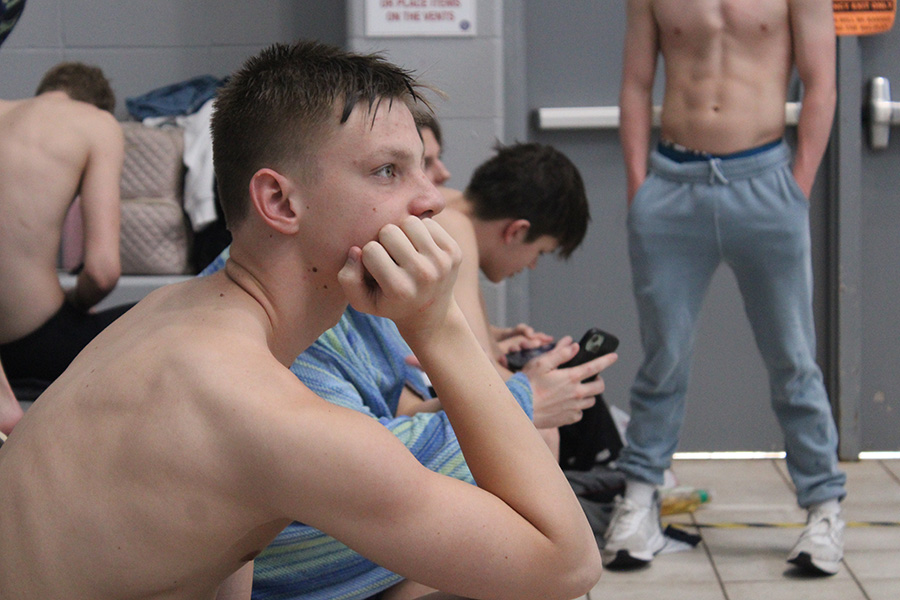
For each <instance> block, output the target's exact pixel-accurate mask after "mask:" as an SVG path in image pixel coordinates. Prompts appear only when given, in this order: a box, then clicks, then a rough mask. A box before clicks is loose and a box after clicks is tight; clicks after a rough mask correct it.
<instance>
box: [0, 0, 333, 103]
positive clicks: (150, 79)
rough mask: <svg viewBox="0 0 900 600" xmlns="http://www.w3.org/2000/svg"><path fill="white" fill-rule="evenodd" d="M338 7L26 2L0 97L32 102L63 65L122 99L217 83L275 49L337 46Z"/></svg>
mask: <svg viewBox="0 0 900 600" xmlns="http://www.w3.org/2000/svg"><path fill="white" fill-rule="evenodd" d="M345 26H346V16H345V13H344V5H343V3H342V2H340V0H331V1H325V2H309V1H308V0H153V1H147V0H27V3H26V4H25V10H24V11H23V13H22V17H21V19H20V21H19V23H18V24H17V25H16V28H15V29H14V30H13V32H12V33H11V34H10V36H9V38H8V39H7V40H6V42H5V43H4V44H3V46H2V47H0V97H2V98H7V99H12V98H22V97H26V96H31V95H32V94H33V93H34V90H35V88H36V87H37V84H38V82H39V81H40V78H41V76H42V75H43V73H44V72H45V71H46V70H47V69H48V68H50V67H51V66H53V65H54V64H56V63H58V62H60V61H63V60H76V61H82V62H85V63H89V64H95V65H97V66H99V67H101V68H102V69H103V70H104V72H105V73H106V75H107V76H108V77H109V78H110V79H111V81H112V85H113V88H114V90H115V92H116V96H117V108H116V115H117V116H118V117H119V118H126V116H127V113H126V111H125V104H124V99H125V98H126V97H128V96H134V95H138V94H142V93H144V92H147V91H149V90H152V89H154V88H157V87H160V86H163V85H168V84H170V83H175V82H179V81H184V80H185V79H189V78H191V77H194V76H197V75H204V74H210V75H214V76H216V77H223V76H225V75H227V74H228V73H230V72H231V71H233V70H235V69H236V68H237V67H238V66H240V64H241V63H242V62H243V61H244V59H246V58H247V57H248V56H250V55H252V54H253V53H255V52H256V51H258V50H259V49H261V48H263V47H265V46H268V45H269V44H271V43H273V42H287V41H292V40H294V39H296V38H298V37H315V38H318V39H321V40H322V41H325V42H329V43H333V44H337V45H344V43H345V39H346V29H345Z"/></svg>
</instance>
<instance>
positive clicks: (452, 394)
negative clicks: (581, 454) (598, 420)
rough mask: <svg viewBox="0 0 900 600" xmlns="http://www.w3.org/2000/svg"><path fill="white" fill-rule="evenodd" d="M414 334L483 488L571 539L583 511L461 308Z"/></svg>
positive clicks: (554, 534)
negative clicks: (435, 332) (423, 333)
mask: <svg viewBox="0 0 900 600" xmlns="http://www.w3.org/2000/svg"><path fill="white" fill-rule="evenodd" d="M404 333H405V332H404ZM438 337H439V339H438ZM407 341H408V342H409V343H410V346H412V348H413V350H414V352H415V353H416V356H417V357H418V358H419V360H420V362H421V363H422V366H423V367H424V368H425V371H426V372H427V373H428V376H429V378H430V379H431V382H432V384H433V385H434V388H435V390H436V391H437V393H438V396H439V397H440V398H441V402H442V406H443V408H444V411H445V412H446V413H447V414H448V416H449V418H450V422H451V423H452V425H453V428H454V431H455V432H456V435H457V438H458V440H459V443H460V447H461V448H462V450H463V455H464V456H465V459H466V462H467V464H468V465H469V469H470V470H471V471H472V474H473V476H474V477H475V480H476V482H477V483H478V485H479V487H481V488H482V489H485V490H487V491H489V492H491V493H492V494H494V495H496V496H498V497H499V498H501V499H502V500H503V501H504V502H506V503H507V504H508V505H509V506H511V507H512V508H513V509H514V510H516V511H517V512H519V514H521V515H522V516H523V517H524V518H525V519H527V520H528V521H529V522H530V523H531V524H532V525H533V526H534V527H536V528H537V529H538V530H539V531H541V533H543V534H544V535H545V536H546V537H548V538H549V539H550V540H552V541H553V542H556V543H560V544H566V543H568V542H570V541H571V537H572V536H573V533H574V532H575V531H576V529H575V528H574V527H577V526H578V524H580V519H583V518H584V515H583V512H582V510H581V508H580V506H579V504H578V502H577V500H576V499H575V497H574V495H573V494H572V491H571V487H570V486H569V485H568V483H567V482H566V479H565V477H564V476H563V475H562V472H561V471H560V470H559V467H558V465H557V463H556V461H555V460H554V459H553V456H552V455H551V453H550V452H549V450H548V448H547V445H546V443H544V441H543V439H542V438H541V436H540V435H539V434H538V432H537V430H536V429H535V428H534V426H533V424H532V423H531V421H530V420H529V419H528V417H527V416H526V414H525V413H524V412H523V411H522V409H521V408H520V407H519V405H518V404H517V403H516V401H515V400H514V399H513V397H512V394H511V393H510V392H509V389H508V388H507V386H506V385H505V384H504V382H503V380H502V379H501V378H500V376H499V375H498V374H497V372H496V371H495V369H494V367H493V366H492V365H491V363H490V362H489V361H488V360H487V359H486V357H485V356H484V353H483V351H481V348H480V346H479V344H478V342H477V340H476V339H475V336H474V335H473V334H472V332H471V330H470V329H469V327H468V325H467V324H466V321H465V317H464V316H463V315H462V313H461V311H459V309H458V307H455V305H454V307H453V308H452V309H451V315H450V318H449V319H448V322H447V324H446V326H445V327H443V328H442V331H441V335H440V336H435V339H432V340H416V339H415V336H414V335H413V336H411V337H410V338H407ZM550 507H552V510H548V508H550ZM588 531H589V530H588ZM574 537H575V539H576V540H577V539H578V536H577V535H575V536H574ZM567 538H569V539H567ZM594 545H596V544H594Z"/></svg>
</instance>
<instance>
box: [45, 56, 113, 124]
mask: <svg viewBox="0 0 900 600" xmlns="http://www.w3.org/2000/svg"><path fill="white" fill-rule="evenodd" d="M57 90H58V91H62V92H65V93H66V94H68V95H69V98H71V99H72V100H80V101H81V102H87V103H89V104H93V105H94V106H96V107H97V108H99V109H101V110H105V111H107V112H110V113H112V112H113V111H114V110H115V108H116V95H115V94H114V93H113V91H112V87H110V85H109V80H108V79H107V78H106V76H105V75H104V74H103V71H102V70H101V69H100V68H99V67H94V66H91V65H86V64H83V63H80V62H64V63H59V64H58V65H56V66H55V67H52V68H51V69H50V70H49V71H47V72H46V73H44V77H43V78H42V79H41V82H40V83H39V84H38V87H37V91H36V92H35V93H34V94H35V96H39V95H41V94H43V93H44V92H52V91H57Z"/></svg>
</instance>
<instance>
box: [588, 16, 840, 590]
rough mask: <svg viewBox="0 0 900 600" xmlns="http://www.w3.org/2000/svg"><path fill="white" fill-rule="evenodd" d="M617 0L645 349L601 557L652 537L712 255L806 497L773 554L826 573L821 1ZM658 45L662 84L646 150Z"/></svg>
mask: <svg viewBox="0 0 900 600" xmlns="http://www.w3.org/2000/svg"><path fill="white" fill-rule="evenodd" d="M627 11H628V26H627V32H626V41H625V59H624V68H623V79H622V90H621V97H620V106H621V115H622V126H621V139H622V146H623V151H624V156H625V165H626V172H627V180H628V203H629V216H628V230H629V249H630V253H631V265H632V275H633V283H634V292H635V297H636V300H637V307H638V312H639V315H640V321H641V336H642V344H643V346H644V352H645V357H644V362H643V364H642V366H641V368H640V370H639V372H638V375H637V377H636V379H635V383H634V385H633V387H632V391H631V421H630V423H629V426H628V430H627V433H626V448H625V449H624V450H623V451H622V454H621V456H620V457H619V460H618V466H619V468H620V469H622V470H623V471H624V472H625V473H626V476H627V477H628V486H627V492H626V494H625V497H624V499H623V500H622V502H620V503H619V505H618V506H617V510H616V513H615V514H614V516H613V521H612V523H611V526H610V528H609V531H608V533H607V541H606V547H605V549H604V560H605V562H606V563H607V564H608V565H610V566H613V567H615V566H623V567H624V566H634V565H636V564H641V563H647V562H649V561H650V560H651V559H652V558H653V556H654V555H655V554H656V553H657V552H659V550H660V549H661V548H662V545H663V539H662V533H661V531H660V526H659V510H658V509H659V505H658V501H657V500H656V498H655V487H656V486H657V485H659V484H661V483H662V482H663V471H664V470H665V469H666V468H667V467H668V466H669V465H670V462H671V456H672V453H673V452H674V450H675V448H676V445H677V443H678V436H679V432H680V429H681V424H682V419H683V415H684V396H685V391H686V387H687V380H688V371H689V366H690V357H691V346H692V343H693V335H694V327H695V323H696V318H697V313H698V311H699V309H700V304H701V302H702V299H703V296H704V294H705V292H706V289H707V286H708V284H709V281H710V278H711V277H712V275H713V272H714V271H715V269H716V268H717V267H718V265H719V264H720V263H721V262H725V263H726V264H728V266H729V267H730V268H731V269H732V270H733V272H734V274H735V276H736V278H737V280H738V285H739V287H740V290H741V294H742V296H743V299H744V303H745V306H746V311H747V315H748V317H749V320H750V324H751V326H752V328H753V331H754V335H755V337H756V342H757V346H758V347H759V348H760V351H761V353H762V356H763V360H764V361H765V364H766V367H767V369H768V372H769V378H770V384H771V390H772V406H773V408H774V410H775V414H776V415H777V417H778V420H779V422H780V423H781V427H782V429H783V431H784V436H785V448H786V450H787V464H788V469H789V471H790V474H791V477H792V479H793V481H794V484H795V486H796V489H797V499H798V502H799V504H800V506H802V507H804V508H807V509H808V511H809V518H808V521H807V527H806V529H805V530H804V532H803V534H802V536H801V538H800V541H799V542H798V544H797V545H796V546H795V547H794V549H793V550H792V551H791V552H790V554H789V559H788V560H789V561H790V562H792V563H795V564H797V565H799V566H800V567H802V568H806V569H809V570H813V571H821V572H824V573H828V574H832V573H835V572H837V570H838V568H839V565H840V561H841V558H842V556H843V538H842V531H843V521H842V520H841V517H840V507H839V501H840V500H841V499H842V498H843V497H844V496H845V490H844V483H845V477H844V475H843V473H841V472H840V470H839V469H838V464H837V432H836V428H835V425H834V420H833V418H832V414H831V407H830V405H829V402H828V398H827V396H826V393H825V388H824V385H823V383H822V374H821V372H820V370H819V368H818V366H817V365H816V362H815V332H814V329H813V319H812V271H811V261H810V239H809V214H808V213H809V204H808V196H809V193H810V189H811V188H812V185H813V180H814V179H815V175H816V171H817V169H818V167H819V163H820V161H821V159H822V156H823V154H824V152H825V148H826V145H827V141H828V137H829V134H830V131H831V123H832V119H833V115H834V106H835V97H836V91H835V33H834V20H833V16H832V12H831V2H829V1H827V0H697V1H695V2H682V1H681V0H629V1H628V8H627ZM660 54H661V55H662V56H663V59H664V62H665V96H664V100H663V108H662V128H661V132H660V143H659V146H658V147H657V149H656V150H655V151H654V152H652V153H651V152H650V151H649V144H650V125H651V114H652V112H651V111H652V99H651V93H652V88H653V80H654V75H655V71H656V62H657V57H658V55H660ZM792 67H796V69H797V73H798V75H799V77H800V80H801V81H802V83H803V86H804V95H803V104H802V110H801V112H800V121H799V124H798V128H797V150H796V156H795V158H794V160H793V165H791V162H790V152H789V149H788V147H787V145H786V144H785V143H784V141H783V140H782V136H783V134H784V128H785V114H784V105H785V100H786V96H787V86H788V82H789V79H790V76H791V70H792ZM648 155H649V170H648V166H647V164H648Z"/></svg>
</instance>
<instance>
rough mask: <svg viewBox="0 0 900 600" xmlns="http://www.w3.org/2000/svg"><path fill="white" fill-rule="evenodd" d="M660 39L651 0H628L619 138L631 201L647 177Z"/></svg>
mask: <svg viewBox="0 0 900 600" xmlns="http://www.w3.org/2000/svg"><path fill="white" fill-rule="evenodd" d="M658 52H659V40H658V30H657V26H656V21H655V20H654V17H653V9H652V6H651V3H650V0H628V4H627V25H626V31H625V54H624V60H623V65H622V89H621V92H620V94H619V110H620V125H619V137H620V139H621V142H622V153H623V154H624V157H625V175H626V178H627V186H628V187H627V198H628V204H629V206H630V205H631V201H632V200H633V199H634V195H635V193H636V192H637V190H638V188H639V187H641V184H643V183H644V179H645V178H646V176H647V156H648V154H649V151H650V149H649V146H650V128H651V125H652V119H653V99H652V92H653V79H654V77H655V75H656V60H657V54H658Z"/></svg>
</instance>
